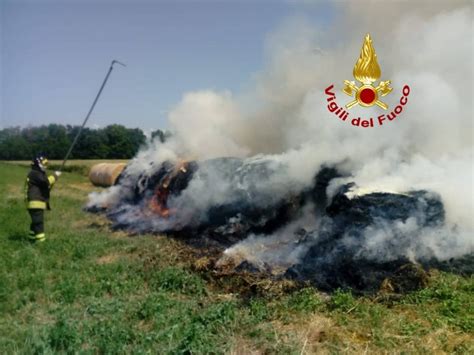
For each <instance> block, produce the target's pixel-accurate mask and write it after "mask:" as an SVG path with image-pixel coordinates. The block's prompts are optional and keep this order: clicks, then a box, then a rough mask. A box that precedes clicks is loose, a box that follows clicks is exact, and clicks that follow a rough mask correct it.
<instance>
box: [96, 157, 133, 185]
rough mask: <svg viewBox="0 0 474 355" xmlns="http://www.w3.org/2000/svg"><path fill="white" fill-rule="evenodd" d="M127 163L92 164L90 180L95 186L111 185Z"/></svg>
mask: <svg viewBox="0 0 474 355" xmlns="http://www.w3.org/2000/svg"><path fill="white" fill-rule="evenodd" d="M125 166H126V164H125V163H100V164H96V165H94V166H92V168H91V170H90V171H89V180H90V181H91V183H92V184H93V185H95V186H102V187H109V186H112V185H114V184H115V181H116V180H117V178H118V177H119V175H120V174H121V173H122V171H123V169H125Z"/></svg>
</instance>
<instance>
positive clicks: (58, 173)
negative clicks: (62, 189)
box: [54, 171, 62, 179]
mask: <svg viewBox="0 0 474 355" xmlns="http://www.w3.org/2000/svg"><path fill="white" fill-rule="evenodd" d="M61 174H62V173H61V172H60V171H55V172H54V176H55V177H56V179H57V178H58V177H60V176H61Z"/></svg>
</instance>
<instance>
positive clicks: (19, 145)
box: [0, 124, 146, 160]
mask: <svg viewBox="0 0 474 355" xmlns="http://www.w3.org/2000/svg"><path fill="white" fill-rule="evenodd" d="M79 129H80V128H79V127H73V126H69V125H68V126H63V125H58V124H50V125H48V126H39V127H26V128H23V129H22V128H20V127H11V128H5V129H2V130H0V160H25V159H31V158H32V157H33V156H34V155H35V154H38V153H45V154H47V155H48V156H49V158H50V159H62V158H64V156H65V155H66V152H67V150H68V149H69V147H70V145H71V143H72V142H73V140H74V137H75V136H76V135H77V133H78V132H79ZM145 141H146V137H145V135H144V134H143V131H142V130H141V129H139V128H133V129H131V128H126V127H124V126H121V125H110V126H107V127H105V128H103V129H90V128H84V130H83V131H82V133H81V135H80V137H79V139H78V141H77V144H76V146H75V147H74V149H73V151H72V154H71V156H70V158H71V159H129V158H132V157H133V156H134V155H135V154H136V153H137V152H138V150H139V149H140V146H141V145H143V144H144V143H145Z"/></svg>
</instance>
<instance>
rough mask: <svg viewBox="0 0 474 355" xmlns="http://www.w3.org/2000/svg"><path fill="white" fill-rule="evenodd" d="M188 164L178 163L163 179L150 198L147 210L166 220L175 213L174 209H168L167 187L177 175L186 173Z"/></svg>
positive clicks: (184, 162)
mask: <svg viewBox="0 0 474 355" xmlns="http://www.w3.org/2000/svg"><path fill="white" fill-rule="evenodd" d="M187 168H188V162H186V161H180V162H179V163H178V164H177V165H176V166H175V168H174V169H173V171H172V172H170V173H169V174H168V175H167V176H165V178H164V179H163V181H162V183H161V184H159V185H158V186H157V187H156V188H155V191H154V194H153V196H152V198H151V199H150V201H149V203H148V208H149V209H150V210H151V211H152V212H154V213H156V214H158V215H160V216H161V217H163V218H168V217H169V216H170V214H173V213H175V212H176V210H175V209H170V208H168V196H169V193H170V191H169V187H170V184H171V183H172V182H173V180H174V179H175V178H176V177H177V176H178V175H179V174H183V173H186V172H187Z"/></svg>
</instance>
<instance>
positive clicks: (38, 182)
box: [25, 155, 61, 242]
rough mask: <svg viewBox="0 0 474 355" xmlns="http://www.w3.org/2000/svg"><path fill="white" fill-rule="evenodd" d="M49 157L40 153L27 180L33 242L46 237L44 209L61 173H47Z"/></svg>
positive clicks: (47, 206) (32, 164) (27, 198)
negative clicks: (48, 174)
mask: <svg viewBox="0 0 474 355" xmlns="http://www.w3.org/2000/svg"><path fill="white" fill-rule="evenodd" d="M47 165H48V159H47V158H46V157H45V156H44V155H38V156H37V157H36V158H34V159H33V161H32V163H31V171H30V172H29V174H28V177H27V178H26V182H25V200H26V208H27V209H28V212H29V214H30V217H31V225H30V234H29V239H30V240H31V241H33V242H42V241H44V240H45V239H46V236H45V234H44V210H46V209H48V210H50V207H49V192H50V190H51V188H52V187H53V185H54V183H55V182H56V181H57V179H58V178H59V176H60V175H61V172H60V171H55V172H54V174H53V175H50V176H47V175H46V167H47Z"/></svg>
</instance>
